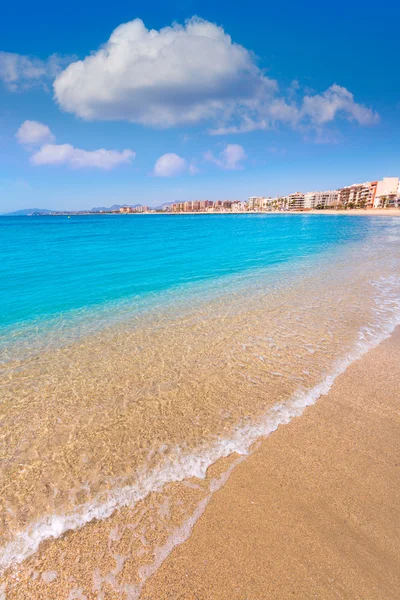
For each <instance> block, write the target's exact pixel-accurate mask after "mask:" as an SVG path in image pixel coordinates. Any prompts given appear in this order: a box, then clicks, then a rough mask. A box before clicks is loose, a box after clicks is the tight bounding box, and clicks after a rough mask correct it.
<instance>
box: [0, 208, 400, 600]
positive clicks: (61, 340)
mask: <svg viewBox="0 0 400 600" xmlns="http://www.w3.org/2000/svg"><path fill="white" fill-rule="evenodd" d="M399 323H400V218H393V217H374V216H372V217H369V216H342V215H333V216H331V215H323V214H321V215H307V214H296V215H294V214H276V215H275V214H265V215H262V214H245V215H153V214H152V215H92V216H71V217H70V218H68V217H66V216H57V217H51V216H46V217H1V218H0V389H1V403H0V412H1V414H0V417H1V420H2V421H1V422H2V433H3V434H2V438H1V440H0V452H1V455H2V457H3V462H2V465H1V468H0V489H1V494H0V499H1V500H0V501H1V509H2V515H3V517H2V521H1V527H0V571H1V570H7V569H9V568H11V567H12V568H16V565H20V567H18V568H20V569H22V571H21V577H22V573H23V570H24V568H25V567H24V565H25V562H24V561H25V560H26V559H27V558H29V561H31V562H29V561H28V563H29V569H30V571H29V573H34V572H36V571H35V569H36V567H35V564H36V563H35V561H39V562H40V561H41V562H40V564H41V565H43V564H45V565H46V569H47V570H48V572H50V573H53V574H54V573H58V572H59V571H60V569H63V567H60V565H62V564H64V563H63V561H64V562H65V561H67V559H66V558H65V557H66V556H67V554H68V552H70V553H71V556H70V558H69V559H68V560H70V562H71V564H72V563H73V562H74V560H75V558H74V552H75V550H74V548H75V546H74V544H77V545H78V546H79V544H81V543H84V541H82V540H87V539H88V538H87V537H85V536H91V537H90V540H91V542H90V543H91V544H92V545H93V544H95V545H96V548H97V547H98V548H99V551H98V561H97V562H96V565H90V564H88V565H86V567H85V569H84V570H82V574H81V575H79V576H78V574H77V572H75V573H74V574H73V575H72V574H71V577H70V579H69V580H68V581H70V582H71V583H70V584H68V585H67V584H65V585H67V588H68V589H67V588H65V589H63V594H64V596H65V597H68V594H70V597H81V596H77V594H89V595H90V593H92V591H91V589H92V588H91V587H90V586H93V585H94V584H93V581H95V582H97V583H96V586H97V587H96V590H100V591H101V590H102V587H101V586H102V585H103V583H101V582H106V581H107V582H108V583H107V585H109V586H111V587H112V590H113V593H115V594H117V595H118V594H119V596H118V597H121V598H125V597H126V598H129V599H133V598H139V597H140V590H141V589H142V587H143V585H144V583H145V581H146V578H148V577H149V576H150V575H151V573H154V572H155V570H156V569H157V568H158V566H159V565H160V564H161V562H162V560H163V559H164V558H165V557H166V556H167V554H168V552H169V551H171V549H172V548H173V547H174V545H176V544H177V543H181V541H183V539H185V536H184V534H183V533H182V532H185V531H186V532H190V528H187V527H186V525H185V523H191V524H193V523H194V522H195V520H196V518H198V517H197V516H196V515H199V514H201V510H203V509H202V507H203V506H205V505H206V503H207V502H208V501H209V499H210V498H211V496H212V494H213V493H214V491H215V490H216V489H218V486H220V485H222V484H223V483H222V482H223V481H224V477H227V476H228V474H229V473H228V471H227V472H226V473H225V475H224V477H222V479H221V478H219V479H217V480H216V479H215V480H214V479H213V480H211V481H209V480H208V479H207V478H206V473H207V470H208V469H209V467H210V466H211V465H213V464H214V463H216V462H217V461H219V459H221V458H224V457H231V456H232V455H235V456H236V455H237V454H238V455H240V456H241V457H243V456H245V455H246V454H247V453H248V452H249V451H251V448H252V447H253V444H254V442H256V441H257V440H258V439H259V438H260V437H261V436H265V435H269V434H270V433H272V432H273V431H274V430H275V429H276V428H277V427H278V426H279V425H280V424H282V423H287V422H289V421H290V420H291V419H292V418H293V417H296V416H300V415H301V414H302V412H303V410H304V409H305V408H306V407H307V406H309V405H310V404H313V403H314V402H316V401H317V400H318V398H319V397H320V396H321V394H326V392H327V391H328V390H329V389H330V387H331V385H332V383H333V382H334V380H335V378H336V377H337V375H339V374H340V373H342V372H343V371H344V370H345V369H346V368H347V366H348V365H349V364H351V362H352V361H354V360H356V359H357V358H359V357H360V356H361V355H362V354H363V353H364V352H367V351H368V350H369V348H371V347H373V346H375V345H377V344H378V343H379V342H380V341H381V340H383V339H384V338H385V337H387V336H388V335H390V333H391V332H392V331H393V329H394V327H395V326H396V325H398V324H399ZM230 468H231V467H230ZM232 468H233V467H232ZM229 472H230V471H229ZM171 486H172V487H171ZM188 490H189V491H190V494H192V496H190V494H189V491H188ZM160 498H161V499H160ZM183 499H184V500H183ZM160 507H164V508H160ZM121 511H125V512H123V515H124V516H123V521H124V526H123V531H124V532H126V531H127V532H128V533H124V534H123V535H124V536H125V537H123V536H122V533H121V539H122V540H125V542H126V543H127V544H128V546H129V548H130V551H129V552H130V553H129V557H128V556H127V557H125V558H124V560H125V561H128V562H127V563H126V564H128V563H129V561H131V562H130V563H129V564H130V567H129V569H130V572H135V573H136V575H135V576H134V577H133V579H132V581H128V582H126V581H125V582H124V584H123V585H124V586H125V587H119V586H122V583H121V581H120V580H119V579H118V578H119V576H120V575H119V571H118V573H117V574H116V572H115V571H114V570H112V571H110V561H111V562H112V561H113V560H114V559H113V557H114V554H115V552H116V551H115V549H114V550H113V552H114V554H113V555H112V556H111V555H110V552H111V550H110V548H111V546H112V544H111V542H110V540H111V538H112V540H114V541H115V540H117V541H118V540H119V539H120V538H119V537H118V535H119V533H118V531H119V529H118V527H120V525H118V526H117V525H116V524H115V519H118V518H119V517H116V515H121V514H122V513H121ZM177 515H178V516H179V518H178V516H177ZM120 519H122V517H121V518H120ZM118 522H119V523H121V521H118ZM89 523H90V529H89V530H88V529H87V525H88V524H89ZM185 527H186V529H185ZM117 530H118V531H117ZM121 531H122V529H121ZM66 532H70V534H71V537H70V538H65V539H64V537H63V536H64V534H65V533H66ZM116 532H117V533H118V535H117V533H116ZM146 532H147V533H146ZM126 535H128V538H126ZM185 535H186V533H185ZM187 535H189V533H187ZM110 536H111V537H110ZM113 536H114V537H113ZM129 536H131V537H129ZM114 538H115V539H114ZM150 539H151V543H150V541H149V540H150ZM65 540H67V541H68V540H70V541H71V542H70V544H69V543H67V542H66V541H65ZM104 540H106V541H104ZM107 540H108V541H107ZM45 541H46V542H47V544H45V545H43V544H42V542H45ZM114 541H113V543H114ZM125 542H124V543H125ZM85 543H86V542H85ZM116 543H117V542H116ZM121 543H122V542H121ZM110 544H111V545H110ZM113 547H114V546H113ZM166 549H169V550H168V551H167V550H166ZM47 553H48V554H47ZM122 554H123V552H122V550H121V551H118V552H117V554H116V555H118V556H120V555H122ZM124 556H125V554H124ZM160 556H162V557H164V558H163V559H162V560H161V559H160ZM110 557H111V558H110ZM32 561H33V563H32ZM102 561H103V562H102ZM160 561H161V562H160ZM39 562H38V564H39ZM114 562H115V561H114ZM118 564H119V563H118ZM121 564H122V563H121ZM124 564H125V563H124ZM37 568H38V569H39V570H40V569H42V566H41V567H40V568H39V567H37ZM27 573H28V571H27ZM28 575H29V574H28ZM28 575H27V577H28V579H29V577H31V576H30V575H29V576H28ZM117 575H118V576H117ZM121 576H122V574H121ZM18 577H19V576H18ZM18 577H14V576H13V578H11V579H9V581H12V586H18V585H19V584H18V581H19V579H18ZM52 577H53V575H52ZM54 577H56V575H54ZM80 577H81V579H79V578H80ZM85 577H88V578H89V579H87V580H86V579H85ZM21 581H22V579H21ZM29 581H30V579H29ZM65 581H66V579H65ZM110 582H111V583H110ZM35 585H36V584H35ZM42 585H43V586H45V585H47V584H46V581H43V582H42ZM104 585H105V584H104ZM68 586H69V587H68ZM126 586H128V587H126ZM89 588H90V589H89ZM15 589H17V588H15ZM49 589H50V588H49ZM49 589H47V588H43V591H42V592H41V593H42V594H43V595H42V596H41V597H43V598H47V597H51V596H48V593H50V592H49ZM122 589H123V590H128V592H129V593H128V592H127V593H126V594H125V592H124V593H122V592H121V590H122ZM24 593H25V592H24ZM26 593H27V592H26ZM99 593H100V592H99ZM18 594H20V597H23V596H21V594H22V592H19V591H18V590H17V591H15V593H14V597H18ZM46 594H47V595H46ZM74 594H75V595H74ZM124 594H125V595H124ZM99 597H100V596H99ZM105 597H106V596H105Z"/></svg>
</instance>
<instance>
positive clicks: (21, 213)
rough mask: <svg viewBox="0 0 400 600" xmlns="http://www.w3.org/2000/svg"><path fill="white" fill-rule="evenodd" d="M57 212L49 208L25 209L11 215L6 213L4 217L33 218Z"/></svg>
mask: <svg viewBox="0 0 400 600" xmlns="http://www.w3.org/2000/svg"><path fill="white" fill-rule="evenodd" d="M54 212H57V211H55V210H50V209H48V208H24V209H22V210H16V211H14V212H10V213H4V215H3V216H7V217H31V216H32V215H37V214H40V215H49V214H51V213H54Z"/></svg>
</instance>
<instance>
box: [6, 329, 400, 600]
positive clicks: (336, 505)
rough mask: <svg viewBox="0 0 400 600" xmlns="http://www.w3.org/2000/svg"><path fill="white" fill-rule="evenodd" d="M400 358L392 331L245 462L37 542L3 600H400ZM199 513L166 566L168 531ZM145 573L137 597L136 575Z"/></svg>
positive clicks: (226, 464) (399, 341) (398, 337)
mask: <svg viewBox="0 0 400 600" xmlns="http://www.w3.org/2000/svg"><path fill="white" fill-rule="evenodd" d="M399 358H400V330H399V328H398V329H397V331H396V333H395V334H394V335H393V336H392V337H391V338H390V339H388V340H386V341H385V342H383V343H382V344H381V345H380V346H378V347H377V348H375V349H373V350H371V351H370V352H368V353H367V354H366V355H365V356H364V357H363V358H362V359H360V360H359V361H357V362H356V363H354V364H353V365H351V366H350V367H349V368H348V369H347V371H346V372H345V373H344V374H343V375H342V376H340V377H339V378H338V379H337V380H336V382H335V383H334V385H333V388H332V389H331V391H330V392H329V393H328V394H327V396H325V397H322V398H321V399H320V400H319V401H318V402H317V404H316V405H314V406H312V407H310V408H308V409H306V412H305V413H304V414H303V416H301V417H299V418H297V419H294V420H293V421H291V423H290V424H288V425H286V426H281V427H280V428H279V429H278V430H277V431H276V432H275V433H273V434H272V435H271V436H269V437H268V438H267V439H266V440H265V441H263V442H262V443H261V444H260V445H259V447H258V448H257V449H255V451H254V452H253V453H252V455H250V456H249V457H248V458H246V459H245V460H242V462H241V464H238V465H236V466H235V464H234V462H235V460H236V459H235V457H234V456H233V457H231V458H230V459H225V460H222V461H219V462H218V463H217V464H216V465H214V466H213V467H212V468H211V469H209V471H208V476H207V478H206V480H205V481H200V480H192V481H191V482H184V483H182V484H173V485H171V486H169V488H168V489H166V490H164V491H163V493H162V494H152V495H151V497H150V498H148V499H147V500H146V502H143V503H139V505H138V506H137V507H135V510H132V509H123V510H120V511H117V512H116V513H114V515H113V516H112V517H111V518H110V519H107V520H106V521H102V522H93V523H91V524H90V525H88V526H86V527H85V528H84V529H82V530H80V531H77V532H75V533H74V532H72V533H69V534H67V535H65V536H63V538H61V539H60V540H57V541H55V542H51V541H49V542H46V543H45V544H43V545H42V547H41V548H40V551H39V552H38V553H37V555H35V556H34V557H32V558H31V559H29V560H28V561H26V562H25V564H24V565H23V566H22V568H20V569H19V570H17V571H15V572H14V573H9V574H8V581H7V584H8V585H7V587H8V593H7V598H8V599H11V600H25V599H30V600H36V599H46V600H47V599H48V600H50V599H52V600H54V599H55V598H57V599H62V598H68V599H69V600H73V599H81V600H84V599H87V600H99V599H102V600H109V599H124V598H126V599H127V600H130V599H134V598H138V597H140V598H142V600H164V599H171V600H178V599H181V600H208V599H210V600H211V599H212V600H219V599H220V600H226V599H228V598H232V599H234V600H235V599H237V600H243V599H244V598H246V599H251V600H261V599H264V598H265V599H276V600H278V599H279V600H281V599H283V598H285V599H286V598H292V597H293V598H296V599H299V598H301V599H303V598H304V599H306V600H308V599H310V598H319V599H323V600H330V599H332V600H333V599H337V598H340V599H348V600H354V599H358V598H360V599H361V598H362V599H363V600H383V599H385V600H397V598H398V590H399V589H400V497H399V493H398V492H399V484H400V476H399V471H400V460H399V456H400V419H399V410H400V398H399V385H398V381H399V378H400V361H399ZM230 467H231V468H233V472H232V474H231V475H230V478H229V480H228V481H227V483H225V485H223V486H222V488H221V489H219V491H216V492H215V493H214V494H212V493H211V494H210V483H212V481H214V482H215V481H217V480H218V477H220V476H221V474H222V475H223V474H224V473H226V476H229V468H230ZM167 498H168V500H167ZM194 510H197V512H198V514H197V515H195V518H194V519H193V522H192V523H189V526H188V527H187V528H186V530H185V531H183V533H182V535H181V536H180V537H179V536H178V537H177V538H176V539H175V541H176V547H175V549H173V544H172V545H171V546H170V547H169V549H168V551H171V550H172V552H171V553H170V554H169V556H167V557H166V560H165V561H164V562H163V563H162V559H163V556H162V555H161V554H160V548H162V547H166V546H167V544H168V538H169V533H170V532H171V531H172V530H174V528H175V530H174V531H175V533H176V531H177V529H176V528H179V527H180V525H182V523H184V522H185V519H187V516H188V515H191V514H193V511H194ZM203 510H204V512H203V514H201V513H202V511H203ZM152 511H153V513H154V511H156V512H157V514H158V516H160V515H161V516H162V517H163V518H162V519H161V520H160V519H159V520H158V522H157V527H156V526H155V521H154V519H153V517H152ZM197 517H199V518H198V520H197V522H196V518H197ZM138 523H140V526H139V527H136V528H135V525H136V526H137V524H138ZM163 523H164V526H165V530H163ZM185 540H186V541H185ZM105 549H106V550H105ZM157 553H159V558H160V560H159V561H158V563H157V560H155V559H157V556H155V555H157ZM166 554H168V552H167V553H166ZM150 555H152V556H150ZM149 561H150V562H149ZM151 564H154V565H155V568H154V572H155V574H153V572H152V570H151V569H150V570H148V571H142V572H141V574H142V575H143V574H145V575H146V577H148V579H147V584H145V585H144V588H142V586H141V585H140V577H139V576H138V575H140V565H142V568H143V567H144V568H145V569H146V568H148V565H151ZM158 567H159V568H158ZM157 568H158V570H157Z"/></svg>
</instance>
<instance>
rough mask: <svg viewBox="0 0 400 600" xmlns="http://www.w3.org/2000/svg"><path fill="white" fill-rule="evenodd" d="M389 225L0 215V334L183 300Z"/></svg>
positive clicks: (275, 218)
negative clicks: (154, 301) (170, 298)
mask: <svg viewBox="0 0 400 600" xmlns="http://www.w3.org/2000/svg"><path fill="white" fill-rule="evenodd" d="M392 223H393V219H390V218H388V219H385V218H383V219H382V218H381V219H373V218H354V217H343V216H337V217H331V216H323V215H321V216H320V215H317V216H316V215H257V214H254V215H210V216H208V215H182V216H172V217H171V216H169V215H140V216H139V215H135V216H129V215H121V216H119V215H99V216H72V217H70V218H68V217H66V216H62V217H0V257H1V261H0V331H1V330H3V329H4V328H11V330H14V328H15V330H17V329H18V327H20V326H21V325H22V324H27V323H29V322H30V321H33V320H37V319H45V318H48V317H53V316H56V315H57V316H61V315H67V314H69V313H70V312H71V311H79V310H82V309H86V308H90V309H91V310H92V311H96V310H99V309H101V308H102V307H104V306H105V305H107V304H108V303H115V302H118V301H126V300H128V301H130V302H131V303H132V304H131V306H132V309H134V308H135V303H139V301H141V300H142V299H145V298H146V297H149V296H152V297H154V295H155V294H161V293H162V292H165V291H169V290H176V289H177V288H178V287H179V291H180V293H181V294H184V293H185V287H187V286H190V285H191V284H193V283H202V282H204V283H206V282H210V281H211V282H212V281H218V279H221V278H224V277H227V276H235V275H241V274H244V273H246V272H250V271H251V270H254V269H268V268H269V267H271V266H276V265H282V264H284V263H295V262H299V261H301V260H302V259H304V258H306V257H308V256H315V255H318V254H321V253H324V252H327V251H329V252H331V253H332V255H334V254H335V253H336V252H338V251H340V249H341V248H342V247H343V246H344V245H346V244H349V243H354V242H357V241H359V242H362V241H368V240H373V239H374V238H375V237H377V236H379V235H380V234H381V232H384V231H385V230H386V228H387V227H393V225H392ZM200 290H201V287H199V291H200ZM140 305H141V306H142V305H143V304H142V302H141V303H140Z"/></svg>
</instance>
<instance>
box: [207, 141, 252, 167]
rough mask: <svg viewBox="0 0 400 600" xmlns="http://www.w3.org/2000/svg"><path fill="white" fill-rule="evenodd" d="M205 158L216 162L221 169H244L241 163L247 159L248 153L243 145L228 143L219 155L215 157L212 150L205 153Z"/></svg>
mask: <svg viewBox="0 0 400 600" xmlns="http://www.w3.org/2000/svg"><path fill="white" fill-rule="evenodd" d="M204 158H205V160H207V161H209V162H212V163H214V164H216V165H217V166H218V167H220V168H221V169H227V170H230V171H235V170H238V169H243V165H242V164H241V163H242V161H243V160H245V158H246V153H245V151H244V148H243V146H240V145H239V144H227V145H226V146H225V148H224V149H223V150H222V152H221V153H220V154H219V156H218V157H215V156H214V154H213V153H212V152H210V151H208V152H206V153H205V155H204Z"/></svg>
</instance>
